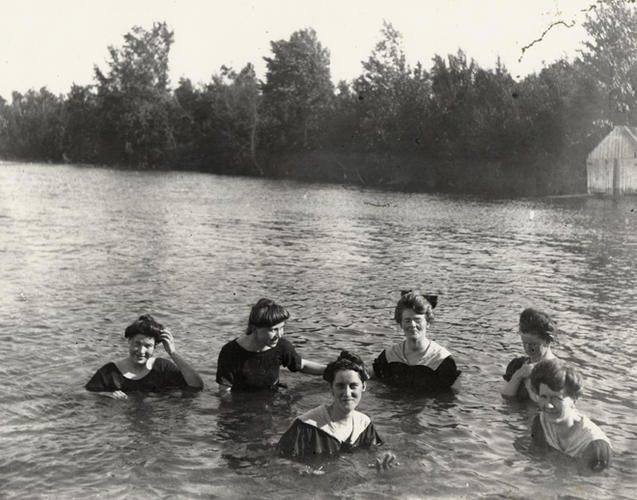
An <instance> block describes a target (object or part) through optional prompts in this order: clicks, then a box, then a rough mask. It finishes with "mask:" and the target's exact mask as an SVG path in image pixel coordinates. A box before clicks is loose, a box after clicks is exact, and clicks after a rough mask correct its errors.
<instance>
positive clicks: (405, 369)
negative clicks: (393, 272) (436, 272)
mask: <svg viewBox="0 0 637 500" xmlns="http://www.w3.org/2000/svg"><path fill="white" fill-rule="evenodd" d="M437 302H438V297H437V296H435V295H422V294H419V293H416V292H413V291H406V292H402V294H401V297H400V300H399V301H398V304H397V305H396V309H395V311H394V319H395V320H396V322H397V323H398V324H399V325H400V326H401V328H402V330H403V333H404V334H405V339H404V340H402V341H400V342H398V343H395V344H393V345H391V346H389V347H387V348H386V349H385V350H384V351H383V352H382V353H381V354H380V355H379V356H378V357H377V358H376V359H375V360H374V364H373V366H374V374H375V375H376V376H377V377H378V378H380V379H381V380H384V381H386V382H388V383H390V384H393V385H396V386H399V387H402V388H406V389H417V390H419V391H423V392H442V391H447V390H449V389H450V387H451V386H452V385H453V383H454V382H455V381H456V379H457V378H458V376H459V375H460V371H459V370H458V369H457V367H456V362H455V361H454V359H453V358H452V357H451V353H450V352H449V351H448V350H447V349H445V348H444V347H442V346H441V345H439V344H438V343H436V342H434V341H433V340H429V339H428V338H427V329H428V328H429V325H430V324H431V321H432V320H433V317H434V314H433V309H434V307H435V306H436V304H437Z"/></svg>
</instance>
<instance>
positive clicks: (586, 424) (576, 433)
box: [540, 412, 610, 457]
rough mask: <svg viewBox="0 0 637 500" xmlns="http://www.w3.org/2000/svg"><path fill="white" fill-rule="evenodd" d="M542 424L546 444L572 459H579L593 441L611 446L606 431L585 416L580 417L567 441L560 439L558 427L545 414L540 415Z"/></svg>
mask: <svg viewBox="0 0 637 500" xmlns="http://www.w3.org/2000/svg"><path fill="white" fill-rule="evenodd" d="M540 423H541V424H542V429H544V435H545V436H546V442H547V443H548V444H549V445H551V446H552V447H553V448H555V449H556V450H560V451H562V452H564V453H566V454H567V455H569V456H571V457H578V456H579V455H581V454H582V453H583V452H584V450H585V449H586V447H587V446H588V445H589V444H590V443H591V442H592V441H596V440H598V439H601V440H603V441H606V442H607V443H608V445H609V446H610V441H609V439H608V438H607V437H606V434H604V431H602V430H601V429H600V428H599V427H597V425H596V424H595V423H594V422H592V421H591V420H590V419H589V418H588V417H586V416H584V415H580V420H579V421H578V422H576V423H575V425H574V427H573V428H572V429H571V432H570V433H569V435H568V436H567V437H566V439H564V438H558V433H557V427H556V426H555V425H553V424H552V423H551V422H550V421H549V420H548V419H547V418H546V414H545V413H544V412H542V413H540Z"/></svg>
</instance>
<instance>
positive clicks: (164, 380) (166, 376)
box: [153, 358, 188, 389]
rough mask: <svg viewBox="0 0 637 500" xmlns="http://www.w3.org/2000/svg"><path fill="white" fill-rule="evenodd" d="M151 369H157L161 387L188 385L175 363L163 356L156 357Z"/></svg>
mask: <svg viewBox="0 0 637 500" xmlns="http://www.w3.org/2000/svg"><path fill="white" fill-rule="evenodd" d="M153 370H155V371H157V373H158V374H159V375H160V378H161V382H160V385H161V388H162V389H164V388H169V387H188V383H187V382H186V379H185V378H184V376H183V374H182V373H181V370H179V368H178V367H177V365H176V364H175V363H173V362H172V361H169V360H167V359H164V358H157V359H156V360H155V364H154V365H153Z"/></svg>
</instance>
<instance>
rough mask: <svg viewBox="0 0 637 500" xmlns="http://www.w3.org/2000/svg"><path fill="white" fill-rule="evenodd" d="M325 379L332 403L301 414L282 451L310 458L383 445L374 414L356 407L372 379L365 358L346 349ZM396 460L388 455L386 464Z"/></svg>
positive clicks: (280, 447) (282, 443) (281, 444)
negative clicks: (368, 413) (376, 427)
mask: <svg viewBox="0 0 637 500" xmlns="http://www.w3.org/2000/svg"><path fill="white" fill-rule="evenodd" d="M323 379H325V380H326V381H327V382H328V383H329V385H330V392H331V393H332V402H331V404H323V405H321V406H318V407H316V408H314V409H313V410H310V411H308V412H307V413H305V414H303V415H301V416H300V417H297V418H296V419H295V420H294V421H293V422H292V425H291V426H290V427H289V428H288V430H287V431H285V434H283V436H282V437H281V440H280V441H279V444H278V450H279V454H280V455H281V456H285V457H293V458H310V457H316V456H320V455H335V454H338V453H340V452H343V451H352V450H353V449H355V448H370V447H372V446H377V445H381V444H382V443H383V441H382V439H381V438H380V437H379V436H378V433H377V432H376V429H374V424H372V422H371V420H370V418H369V417H368V416H367V415H364V414H363V413H361V412H359V411H356V407H357V406H358V404H359V403H360V401H361V396H362V395H363V392H364V391H365V383H366V382H367V380H368V379H369V375H368V373H367V371H366V370H365V364H364V363H363V362H362V361H361V359H360V358H359V357H358V356H355V355H353V354H350V353H348V352H347V351H343V352H342V353H341V355H340V356H339V357H338V359H337V360H336V361H334V362H332V363H330V364H328V365H327V368H326V369H325V372H324V373H323ZM392 461H393V459H392V458H391V457H390V458H388V459H386V460H385V461H384V462H385V466H384V468H387V465H388V464H387V462H392ZM378 463H380V462H378Z"/></svg>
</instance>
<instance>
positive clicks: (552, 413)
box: [537, 383, 575, 423]
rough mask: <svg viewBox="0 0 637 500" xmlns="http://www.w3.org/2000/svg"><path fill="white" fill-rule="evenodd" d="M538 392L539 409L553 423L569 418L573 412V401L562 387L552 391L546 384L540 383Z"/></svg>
mask: <svg viewBox="0 0 637 500" xmlns="http://www.w3.org/2000/svg"><path fill="white" fill-rule="evenodd" d="M539 389H540V390H539V392H538V402H537V403H538V405H539V407H540V411H542V412H544V414H545V415H546V417H547V418H548V419H549V420H550V421H552V422H553V423H560V422H564V421H566V420H569V419H571V418H572V417H573V415H574V413H575V401H574V400H573V399H572V398H571V397H570V396H567V395H566V394H564V389H562V390H560V391H554V390H553V389H551V388H550V387H549V386H548V385H546V384H544V383H541V384H540V387H539Z"/></svg>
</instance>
